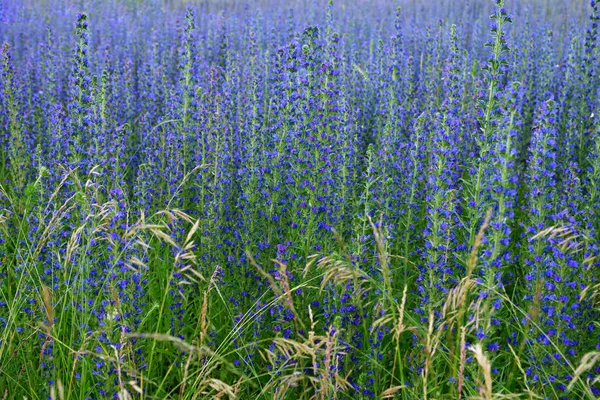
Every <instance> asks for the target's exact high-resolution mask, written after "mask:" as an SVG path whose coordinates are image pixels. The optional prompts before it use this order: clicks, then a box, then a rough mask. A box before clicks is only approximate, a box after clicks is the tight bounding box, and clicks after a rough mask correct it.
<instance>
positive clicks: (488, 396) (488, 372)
mask: <svg viewBox="0 0 600 400" xmlns="http://www.w3.org/2000/svg"><path fill="white" fill-rule="evenodd" d="M470 350H471V351H472V352H473V354H474V355H475V359H476V360H477V363H478V364H479V367H481V370H482V372H483V379H484V382H485V385H484V386H483V387H482V388H481V395H482V399H484V400H493V394H492V365H491V364H490V361H489V360H488V358H487V356H486V355H485V354H484V353H483V349H482V347H481V343H477V344H476V345H474V346H472V347H471V348H470Z"/></svg>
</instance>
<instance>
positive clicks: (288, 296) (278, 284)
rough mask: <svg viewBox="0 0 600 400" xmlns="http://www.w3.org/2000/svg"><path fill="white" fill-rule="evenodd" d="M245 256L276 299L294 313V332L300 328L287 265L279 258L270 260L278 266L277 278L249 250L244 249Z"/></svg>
mask: <svg viewBox="0 0 600 400" xmlns="http://www.w3.org/2000/svg"><path fill="white" fill-rule="evenodd" d="M246 256H247V257H248V260H249V261H250V264H252V266H253V267H254V268H256V270H257V271H258V272H259V273H260V274H261V275H262V276H263V277H264V278H265V279H266V280H267V281H268V282H269V286H270V287H271V290H272V291H273V293H274V294H275V296H276V297H277V298H278V299H281V300H282V301H283V303H284V304H285V306H286V307H287V308H288V309H289V310H290V311H291V312H292V314H293V315H294V324H295V326H296V332H298V331H299V330H300V327H299V325H298V323H302V321H301V320H300V319H299V318H298V313H297V312H296V308H295V307H294V299H293V297H292V290H291V287H290V283H289V278H288V276H287V266H286V265H285V264H284V263H282V262H281V261H279V260H271V261H273V262H274V263H275V264H277V265H278V266H279V278H277V280H276V279H275V278H273V277H272V276H271V274H269V273H268V272H266V271H265V270H264V269H263V268H262V267H261V266H260V265H258V263H257V262H256V260H255V259H254V257H252V254H250V252H249V251H246Z"/></svg>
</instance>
